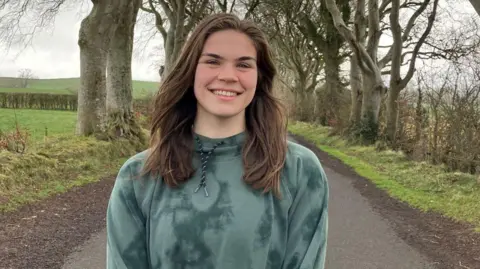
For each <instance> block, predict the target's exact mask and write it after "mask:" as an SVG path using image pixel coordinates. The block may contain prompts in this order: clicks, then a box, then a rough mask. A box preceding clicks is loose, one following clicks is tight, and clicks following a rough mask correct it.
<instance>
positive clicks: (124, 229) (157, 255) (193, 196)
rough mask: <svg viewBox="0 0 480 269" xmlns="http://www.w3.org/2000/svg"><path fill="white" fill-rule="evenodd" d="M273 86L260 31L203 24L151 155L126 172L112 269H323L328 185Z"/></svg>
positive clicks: (221, 19) (164, 88)
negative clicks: (294, 135)
mask: <svg viewBox="0 0 480 269" xmlns="http://www.w3.org/2000/svg"><path fill="white" fill-rule="evenodd" d="M275 76H276V69H275V65H274V62H273V58H272V55H271V50H270V47H269V45H268V43H267V40H266V38H265V36H264V34H263V33H262V32H261V30H260V29H259V28H258V27H257V26H256V25H255V24H253V23H252V22H250V21H246V20H240V19H238V18H237V17H236V16H234V15H231V14H218V15H212V16H209V17H207V18H205V19H204V20H203V21H202V22H201V23H200V24H199V26H198V27H197V28H196V29H195V30H194V32H193V33H192V35H191V36H190V38H189V40H188V41H187V43H186V44H185V47H184V49H183V51H182V53H181V55H180V56H179V58H178V60H177V62H176V64H175V65H174V66H173V68H172V69H171V71H169V73H168V74H166V77H165V79H164V81H163V83H162V85H161V86H160V90H159V93H158V96H157V98H156V100H155V107H154V111H153V114H152V128H151V143H150V146H149V149H148V150H146V151H144V152H141V153H139V154H136V155H135V156H132V157H131V158H130V159H129V160H128V161H127V162H126V163H125V164H124V165H123V166H122V168H121V169H120V171H119V173H118V176H117V180H116V183H115V187H114V189H113V191H112V194H111V197H110V201H109V205H108V212H107V239H108V240H107V242H108V244H107V268H109V269H113V268H162V269H173V268H190V269H193V268H236V269H239V268H245V269H251V268H255V269H263V268H265V269H266V268H272V269H285V268H289V269H300V268H317V269H322V268H323V267H324V263H325V253H326V245H327V226H328V225H327V222H328V210H327V208H328V193H329V192H328V184H327V178H326V176H325V173H324V171H323V168H322V166H321V164H320V162H319V160H318V159H317V157H316V156H315V154H314V153H313V152H312V151H310V150H308V149H307V148H305V147H302V146H300V145H298V144H296V143H293V142H290V141H287V137H286V118H285V113H284V109H283V107H282V106H281V104H280V102H279V101H278V100H277V99H276V98H275V97H274V94H273V91H274V89H273V81H274V78H275Z"/></svg>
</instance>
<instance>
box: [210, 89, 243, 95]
mask: <svg viewBox="0 0 480 269" xmlns="http://www.w3.org/2000/svg"><path fill="white" fill-rule="evenodd" d="M208 90H209V91H211V92H213V91H226V92H234V93H237V94H241V92H239V91H236V90H234V89H224V88H213V89H208Z"/></svg>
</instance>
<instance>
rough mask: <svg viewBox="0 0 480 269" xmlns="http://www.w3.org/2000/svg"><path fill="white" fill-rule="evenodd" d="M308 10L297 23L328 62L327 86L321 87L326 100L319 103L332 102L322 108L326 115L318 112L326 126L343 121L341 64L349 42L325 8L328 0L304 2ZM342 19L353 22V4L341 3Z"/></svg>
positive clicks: (338, 1) (326, 69) (338, 3)
mask: <svg viewBox="0 0 480 269" xmlns="http://www.w3.org/2000/svg"><path fill="white" fill-rule="evenodd" d="M303 2H304V7H303V10H302V12H301V13H300V16H298V17H299V18H298V19H297V20H296V24H297V27H298V28H299V29H300V31H301V32H302V33H303V34H304V35H305V36H306V37H307V38H308V39H309V40H311V41H312V42H313V44H314V45H315V46H316V47H317V48H318V50H319V52H321V53H322V54H323V59H324V61H325V69H324V72H325V85H324V86H323V87H321V89H323V91H325V92H323V93H321V94H319V95H318V96H322V95H323V96H324V98H323V99H324V100H317V103H319V104H320V103H323V104H326V103H328V104H329V105H328V106H325V105H323V106H322V110H323V111H322V113H317V117H319V121H320V123H321V124H323V125H326V124H327V122H328V121H330V120H333V121H335V122H338V121H340V117H339V116H338V111H339V110H340V96H341V94H342V92H343V88H344V85H343V84H342V82H341V79H340V64H341V63H342V62H343V61H344V59H345V58H346V57H347V54H346V53H342V51H341V49H342V47H343V46H344V43H345V40H344V39H343V37H342V35H340V33H339V32H338V31H337V30H336V29H335V26H334V23H333V20H332V17H331V15H330V13H329V11H328V9H327V7H326V5H325V0H321V1H303ZM337 5H338V6H339V8H340V11H341V14H342V18H343V19H344V20H349V19H350V15H351V7H350V5H349V1H345V0H337Z"/></svg>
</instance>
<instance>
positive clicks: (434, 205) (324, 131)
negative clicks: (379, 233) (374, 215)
mask: <svg viewBox="0 0 480 269" xmlns="http://www.w3.org/2000/svg"><path fill="white" fill-rule="evenodd" d="M289 131H290V132H292V133H294V134H297V135H301V136H303V137H305V138H306V139H308V140H309V141H312V142H314V143H315V144H316V145H317V146H318V147H319V148H320V149H321V150H323V151H325V152H327V153H328V154H330V155H332V156H335V157H337V158H338V159H340V160H342V161H343V162H344V163H345V164H347V165H348V166H350V167H352V168H353V169H354V170H355V171H356V172H357V173H358V174H359V175H361V176H363V177H365V178H367V179H369V180H371V181H372V182H373V183H375V184H376V185H377V186H378V187H379V188H381V189H384V190H385V191H387V192H388V193H389V194H390V195H391V196H392V197H395V198H397V199H399V200H401V201H405V202H407V203H408V204H410V205H411V206H413V207H415V208H418V209H420V210H423V211H429V210H431V211H434V212H439V213H441V214H443V215H445V216H448V217H451V218H453V219H455V220H459V221H463V222H468V223H472V224H473V225H474V226H475V227H476V229H475V230H476V231H477V232H480V184H479V183H478V182H477V180H476V177H475V176H473V175H470V174H465V173H459V172H446V170H445V168H444V167H443V166H438V165H431V164H429V163H426V162H414V161H410V160H408V159H407V158H406V157H405V156H404V155H403V154H401V153H399V152H394V151H390V150H387V151H381V152H378V151H376V150H375V148H374V147H361V146H352V145H349V144H348V143H347V142H346V141H345V140H343V139H341V138H340V137H338V136H329V129H328V128H325V127H321V126H317V125H313V124H307V123H301V122H292V123H291V124H290V125H289Z"/></svg>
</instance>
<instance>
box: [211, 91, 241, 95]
mask: <svg viewBox="0 0 480 269" xmlns="http://www.w3.org/2000/svg"><path fill="white" fill-rule="evenodd" d="M213 93H214V94H216V95H223V96H237V93H236V92H227V91H213Z"/></svg>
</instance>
